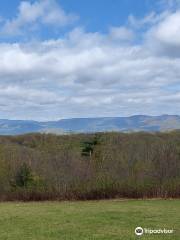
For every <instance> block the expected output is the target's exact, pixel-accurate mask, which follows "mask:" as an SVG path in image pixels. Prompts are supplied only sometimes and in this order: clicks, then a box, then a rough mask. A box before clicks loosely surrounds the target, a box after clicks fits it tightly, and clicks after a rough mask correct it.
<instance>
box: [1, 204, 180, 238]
mask: <svg viewBox="0 0 180 240" xmlns="http://www.w3.org/2000/svg"><path fill="white" fill-rule="evenodd" d="M137 226H141V227H147V228H154V229H157V228H167V229H175V233H174V234H172V235H165V234H161V235H153V236H152V235H147V234H145V235H143V236H142V237H137V236H135V234H134V229H135V227H137ZM179 230H180V200H146V201H143V200H109V201H87V202H33V203H0V240H30V239H31V240H32V239H33V240H65V239H66V240H90V239H97V240H121V239H122V240H131V239H177V240H179V239H180V231H179Z"/></svg>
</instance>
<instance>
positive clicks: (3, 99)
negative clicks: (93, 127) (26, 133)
mask: <svg viewBox="0 0 180 240" xmlns="http://www.w3.org/2000/svg"><path fill="white" fill-rule="evenodd" d="M110 36H111V33H109V34H107V35H102V34H99V33H86V32H85V31H83V30H82V29H75V30H73V31H72V32H71V33H69V34H68V35H67V36H66V38H65V39H59V40H49V41H44V42H37V43H34V44H30V43H29V44H10V43H9V44H0V53H1V54H0V111H1V116H6V117H9V118H13V116H15V117H16V118H23V119H24V118H28V119H29V118H33V119H40V120H45V119H47V118H48V119H55V118H57V119H58V118H61V117H80V116H86V117H88V116H91V117H92V116H113V115H114V116H120V115H131V114H138V113H139V114H140V113H147V114H161V113H163V112H166V113H167V110H168V113H177V111H179V110H180V109H179V107H178V104H175V99H179V92H180V89H178V88H177V86H178V85H179V79H180V68H179V66H180V58H172V57H169V56H162V55H154V54H153V52H152V51H150V50H148V49H146V46H145V45H134V44H131V43H129V44H126V45H124V44H122V42H121V41H119V42H114V39H112V38H111V37H110ZM175 96H176V97H175ZM172 103H173V106H172V107H170V106H171V104H172ZM37 113H39V114H37ZM17 116H18V117H17Z"/></svg>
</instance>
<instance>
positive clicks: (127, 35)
mask: <svg viewBox="0 0 180 240" xmlns="http://www.w3.org/2000/svg"><path fill="white" fill-rule="evenodd" d="M110 37H111V38H112V39H115V40H122V41H130V40H133V38H134V33H133V31H132V30H131V29H128V28H126V27H111V28H110Z"/></svg>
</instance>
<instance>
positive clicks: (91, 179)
mask: <svg viewBox="0 0 180 240" xmlns="http://www.w3.org/2000/svg"><path fill="white" fill-rule="evenodd" d="M179 197H180V131H172V132H167V133H160V132H157V133H145V132H137V133H117V132H111V133H95V134H69V135H55V134H40V133H38V134H37V133H36V134H26V135H19V136H0V201H7V200H8V201H11V200H22V201H42V200H80V199H81V200H89V199H108V198H109V199H110V198H179Z"/></svg>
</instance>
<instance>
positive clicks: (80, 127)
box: [0, 115, 180, 135]
mask: <svg viewBox="0 0 180 240" xmlns="http://www.w3.org/2000/svg"><path fill="white" fill-rule="evenodd" d="M174 129H180V116H178V115H161V116H146V115H135V116H131V117H100V118H72V119H62V120H59V121H50V122H37V121H26V120H8V119H2V120H0V135H18V134H25V133H33V132H45V133H56V134H62V133H71V132H72V133H89V132H109V131H121V132H132V131H148V132H154V131H169V130H174Z"/></svg>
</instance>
